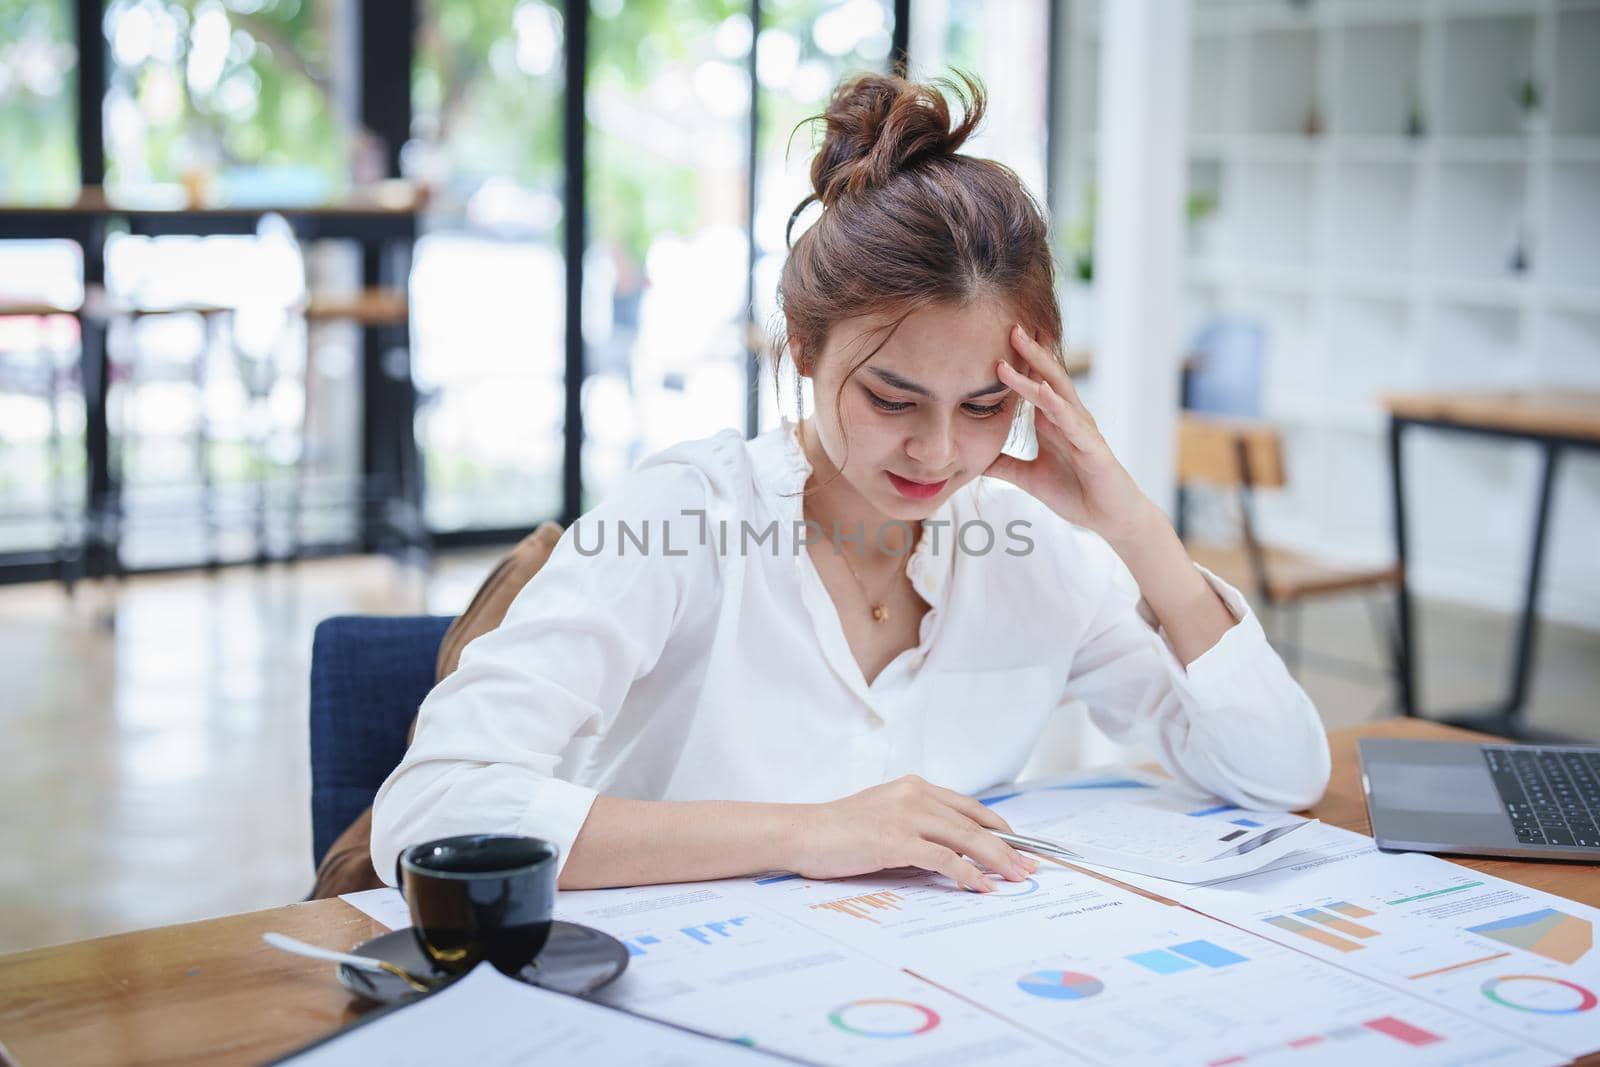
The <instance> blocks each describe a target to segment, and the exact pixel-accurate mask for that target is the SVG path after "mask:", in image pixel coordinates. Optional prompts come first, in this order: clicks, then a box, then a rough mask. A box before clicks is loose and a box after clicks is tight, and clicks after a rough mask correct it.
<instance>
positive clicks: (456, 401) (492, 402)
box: [401, 0, 566, 531]
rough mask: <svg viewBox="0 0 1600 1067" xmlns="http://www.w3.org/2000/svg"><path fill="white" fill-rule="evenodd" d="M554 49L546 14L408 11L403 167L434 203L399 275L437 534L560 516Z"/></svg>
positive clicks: (469, 2) (469, 7)
mask: <svg viewBox="0 0 1600 1067" xmlns="http://www.w3.org/2000/svg"><path fill="white" fill-rule="evenodd" d="M562 41H563V27H562V21H561V10H560V5H559V4H558V3H547V2H544V0H429V2H427V3H424V4H423V6H422V24H421V26H420V28H419V30H418V35H417V57H416V63H415V68H414V72H413V76H412V102H413V107H414V117H413V133H414V135H415V136H414V140H413V141H412V142H411V143H409V144H407V145H406V146H405V149H404V150H403V152H402V156H401V165H402V168H403V169H404V170H405V172H406V174H407V176H408V177H411V178H413V179H417V180H422V181H426V182H427V183H428V184H429V185H431V186H432V187H433V188H434V189H435V191H436V192H435V195H434V197H433V199H432V200H431V201H430V207H429V215H428V219H427V233H426V234H425V235H424V236H423V237H422V239H421V240H420V241H419V242H418V246H417V250H416V259H415V268H414V270H413V274H412V323H413V330H414V344H415V354H414V364H413V365H414V368H415V374H416V378H417V383H418V387H419V389H420V390H421V395H422V399H423V403H422V405H421V410H420V413H419V417H418V422H417V437H418V445H419V447H420V448H421V450H422V455H423V460H424V463H425V465H426V472H427V473H426V478H427V512H428V515H427V520H428V524H429V526H430V527H431V528H433V529H434V530H436V531H445V530H458V529H465V528H480V529H485V528H487V529H493V528H505V527H515V526H528V525H532V524H533V523H536V522H538V521H540V520H542V519H547V518H553V517H555V516H557V515H558V514H559V513H560V511H561V503H562V501H561V467H562V438H561V427H562V418H563V404H564V400H563V396H564V389H565V362H564V361H565V356H564V350H565V344H564V341H563V336H564V330H565V300H566V297H565V292H566V285H565V277H564V267H563V261H562V255H561V240H562V238H561V233H560V227H561V223H562V209H561V178H562V137H561V109H562V101H563V85H564V79H565V71H564V64H563V62H562V55H563V52H562V48H563V44H562Z"/></svg>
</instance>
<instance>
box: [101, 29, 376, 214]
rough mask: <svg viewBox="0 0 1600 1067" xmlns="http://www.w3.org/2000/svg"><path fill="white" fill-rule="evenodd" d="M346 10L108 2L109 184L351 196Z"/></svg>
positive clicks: (288, 197)
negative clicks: (344, 59) (346, 191)
mask: <svg viewBox="0 0 1600 1067" xmlns="http://www.w3.org/2000/svg"><path fill="white" fill-rule="evenodd" d="M349 10H350V5H349V3H348V0H322V2H320V3H319V2H317V0H229V3H227V4H224V3H222V2H221V0H111V3H109V4H108V5H107V7H106V15H105V33H106V40H107V42H108V43H109V45H110V57H109V82H110V84H109V87H108V89H107V92H106V99H105V110H104V115H105V146H106V183H107V185H108V186H110V187H111V188H113V189H115V190H117V191H119V192H123V193H126V194H131V193H142V194H148V193H149V192H151V191H152V187H162V186H165V187H167V188H168V189H171V188H173V187H177V188H179V189H181V191H182V192H183V193H184V194H186V195H187V196H188V197H189V198H190V199H196V200H208V199H226V200H231V201H234V202H244V201H257V202H259V201H260V200H262V199H270V200H272V201H274V202H277V203H285V202H289V201H321V200H327V199H331V198H332V197H334V196H336V195H338V194H339V193H341V192H342V191H344V189H345V188H346V187H347V186H348V183H349V180H350V173H349V170H350V164H349V158H350V151H349V146H350V144H351V142H352V140H353V138H352V135H351V130H350V116H349V114H348V108H347V107H345V106H344V105H343V101H345V100H353V99H354V89H355V86H354V85H352V84H347V83H346V82H347V80H348V79H351V78H353V77H354V73H355V70H356V69H357V68H356V67H355V65H354V64H352V63H349V62H336V61H335V56H339V55H344V54H345V53H346V52H347V51H348V50H350V49H352V48H354V47H355V42H354V40H353V36H352V35H353V33H354V31H355V28H356V24H355V22H354V20H352V19H350V18H347V17H346V15H347V14H348V12H349Z"/></svg>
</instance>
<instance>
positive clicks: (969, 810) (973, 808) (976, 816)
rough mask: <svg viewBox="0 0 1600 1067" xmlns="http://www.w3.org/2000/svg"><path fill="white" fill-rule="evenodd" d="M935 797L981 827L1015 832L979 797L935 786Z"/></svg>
mask: <svg viewBox="0 0 1600 1067" xmlns="http://www.w3.org/2000/svg"><path fill="white" fill-rule="evenodd" d="M933 795H934V796H936V797H938V798H939V799H940V800H942V801H944V802H945V803H946V804H948V805H950V806H951V807H952V808H954V809H956V811H958V812H960V813H961V814H963V815H965V816H966V817H967V818H969V819H971V820H972V821H973V822H975V823H977V824H978V825H979V826H986V827H988V828H989V829H991V830H1001V831H1003V832H1005V833H1008V834H1009V833H1012V832H1013V831H1012V829H1011V824H1010V823H1008V822H1006V821H1005V820H1004V819H1002V818H1001V817H1000V816H999V815H998V814H997V813H996V812H994V811H992V810H991V809H989V808H988V807H985V806H984V803H983V802H982V801H981V800H979V799H978V798H977V797H969V796H967V794H965V793H958V792H956V791H955V790H954V789H946V788H945V787H944V786H942V785H936V786H933Z"/></svg>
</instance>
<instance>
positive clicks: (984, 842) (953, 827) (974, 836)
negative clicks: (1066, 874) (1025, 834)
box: [932, 815, 1035, 882]
mask: <svg viewBox="0 0 1600 1067" xmlns="http://www.w3.org/2000/svg"><path fill="white" fill-rule="evenodd" d="M932 839H933V840H934V841H937V842H938V843H939V844H941V845H945V846H946V847H948V848H952V849H955V850H956V851H957V852H960V853H962V854H964V855H966V856H969V857H970V858H971V859H972V860H974V861H975V862H977V863H979V864H981V865H982V866H984V867H987V868H988V869H989V870H991V871H994V872H995V873H996V874H998V875H1000V876H1001V877H1002V878H1006V879H1008V880H1010V881H1013V882H1020V881H1022V880H1023V879H1024V878H1026V877H1028V875H1029V873H1031V872H1032V871H1033V870H1034V869H1035V868H1034V866H1033V865H1030V864H1029V863H1028V861H1026V860H1025V859H1023V857H1022V854H1021V853H1019V852H1018V851H1017V850H1016V849H1014V848H1012V847H1011V846H1010V845H1008V844H1006V843H1005V842H1004V841H1002V840H1000V839H999V838H998V837H996V836H994V834H991V833H990V832H989V831H988V830H986V829H984V828H983V827H981V826H978V825H977V824H976V823H974V822H972V820H970V819H968V818H966V817H965V816H960V815H957V816H953V817H952V818H950V819H947V820H946V821H945V823H944V825H943V826H942V827H941V828H940V829H939V830H937V831H935V832H934V834H933V835H932Z"/></svg>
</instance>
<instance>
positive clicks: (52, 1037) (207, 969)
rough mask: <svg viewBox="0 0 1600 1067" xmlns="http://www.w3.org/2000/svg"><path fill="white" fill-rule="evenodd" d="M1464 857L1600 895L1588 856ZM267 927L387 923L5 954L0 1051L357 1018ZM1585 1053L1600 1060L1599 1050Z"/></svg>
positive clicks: (1382, 729)
mask: <svg viewBox="0 0 1600 1067" xmlns="http://www.w3.org/2000/svg"><path fill="white" fill-rule="evenodd" d="M1473 736H1475V735H1472V734H1469V733H1466V732H1465V731H1461V730H1457V729H1453V728H1451V727H1448V726H1441V725H1439V724H1437V723H1427V722H1420V721H1417V720H1414V719H1392V720H1389V721H1386V722H1381V723H1375V724H1371V725H1367V726H1361V727H1355V728H1353V729H1348V730H1339V731H1336V732H1335V733H1333V734H1332V735H1331V742H1332V746H1333V779H1332V781H1331V782H1330V784H1329V787H1328V793H1327V795H1326V796H1325V797H1324V798H1323V800H1322V802H1321V803H1320V804H1318V805H1317V806H1316V807H1314V808H1312V809H1311V812H1310V813H1311V814H1312V815H1315V816H1317V817H1318V818H1320V819H1322V820H1323V821H1325V822H1329V823H1333V824H1335V825H1337V826H1343V827H1345V828H1347V829H1351V830H1358V831H1362V832H1367V831H1368V830H1369V829H1370V827H1369V826H1368V823H1367V811H1366V803H1365V801H1364V800H1363V799H1362V795H1361V778H1360V771H1359V768H1358V765H1357V760H1356V739H1357V738H1360V737H1426V738H1455V739H1463V738H1471V737H1473ZM1463 862H1464V863H1466V864H1467V865H1468V866H1470V867H1473V868H1475V869H1477V870H1480V871H1485V872H1487V873H1489V874H1494V875H1497V876H1499V877H1501V878H1507V879H1510V880H1511V881H1515V882H1520V883H1522V884H1523V885H1528V886H1534V887H1537V888H1539V889H1544V890H1547V891H1549V892H1552V893H1559V894H1561V895H1562V896H1566V897H1570V898H1572V899H1574V900H1580V901H1583V902H1584V903H1586V904H1593V905H1597V906H1600V878H1596V877H1595V870H1594V868H1593V867H1585V866H1582V865H1578V864H1563V863H1521V862H1516V861H1513V860H1464V861H1463ZM267 930H281V931H283V932H284V933H287V934H291V935H293V936H295V937H301V938H304V939H305V940H307V941H311V942H314V943H316V944H320V945H331V946H336V947H340V948H346V947H350V946H353V945H355V944H356V943H357V942H359V941H362V940H364V939H366V938H369V937H372V936H374V935H376V934H379V933H381V932H383V927H381V926H379V925H378V924H377V923H376V922H374V921H373V920H371V919H369V918H367V917H366V916H365V915H363V914H362V913H361V912H358V911H357V910H356V909H354V908H352V907H350V906H349V905H348V904H346V903H344V902H343V901H341V900H319V901H315V902H312V903H309V904H291V905H289V906H287V907H282V908H270V909H268V910H266V911H256V912H249V913H247V914H243V915H230V916H227V917H226V918H221V919H209V920H206V921H204V922H197V923H186V924H184V925H181V926H167V927H161V928H159V929H155V930H143V931H140V932H138V933H132V934H121V935H118V936H115V937H102V938H96V939H95V940H92V941H80V942H77V943H75V944H70V945H61V946H57V947H55V948H44V949H37V950H35V951H32V952H19V953H16V954H14V955H11V956H5V957H0V1053H3V1055H6V1056H9V1057H10V1059H11V1060H12V1061H13V1062H14V1063H15V1064H16V1065H18V1067H33V1065H35V1064H56V1063H71V1064H74V1065H78V1067H92V1065H96V1064H122V1065H126V1064H149V1063H175V1062H176V1063H201V1062H204V1063H207V1064H235V1063H239V1064H244V1063H252V1064H253V1063H260V1062H261V1061H262V1060H265V1059H269V1058H271V1057H273V1056H277V1055H281V1054H283V1053H285V1052H287V1051H289V1050H291V1049H294V1048H297V1047H299V1046H301V1045H303V1044H306V1043H307V1042H310V1041H311V1040H313V1039H315V1038H317V1037H319V1036H322V1035H324V1034H326V1033H328V1032H329V1031H331V1030H333V1029H334V1028H335V1027H338V1026H341V1025H343V1024H345V1023H347V1022H350V1021H351V1020H353V1019H354V1018H355V1017H356V1015H357V1014H358V1012H357V1010H356V1009H355V1007H354V1006H353V1004H352V1002H351V1000H350V999H349V996H348V995H347V994H346V993H345V992H344V990H343V988H342V987H340V986H339V984H338V983H337V982H336V981H335V980H334V977H333V971H332V968H331V967H330V965H328V964H326V963H320V962H317V961H315V960H304V959H300V958H299V957H296V956H289V955H286V954H284V953H282V952H278V951H276V950H275V949H270V948H267V947H266V946H265V945H263V944H262V943H261V934H262V933H263V932H264V931H267ZM1583 1062H1585V1063H1593V1064H1600V1056H1592V1057H1588V1058H1586V1059H1585V1060H1584V1061H1583Z"/></svg>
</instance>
